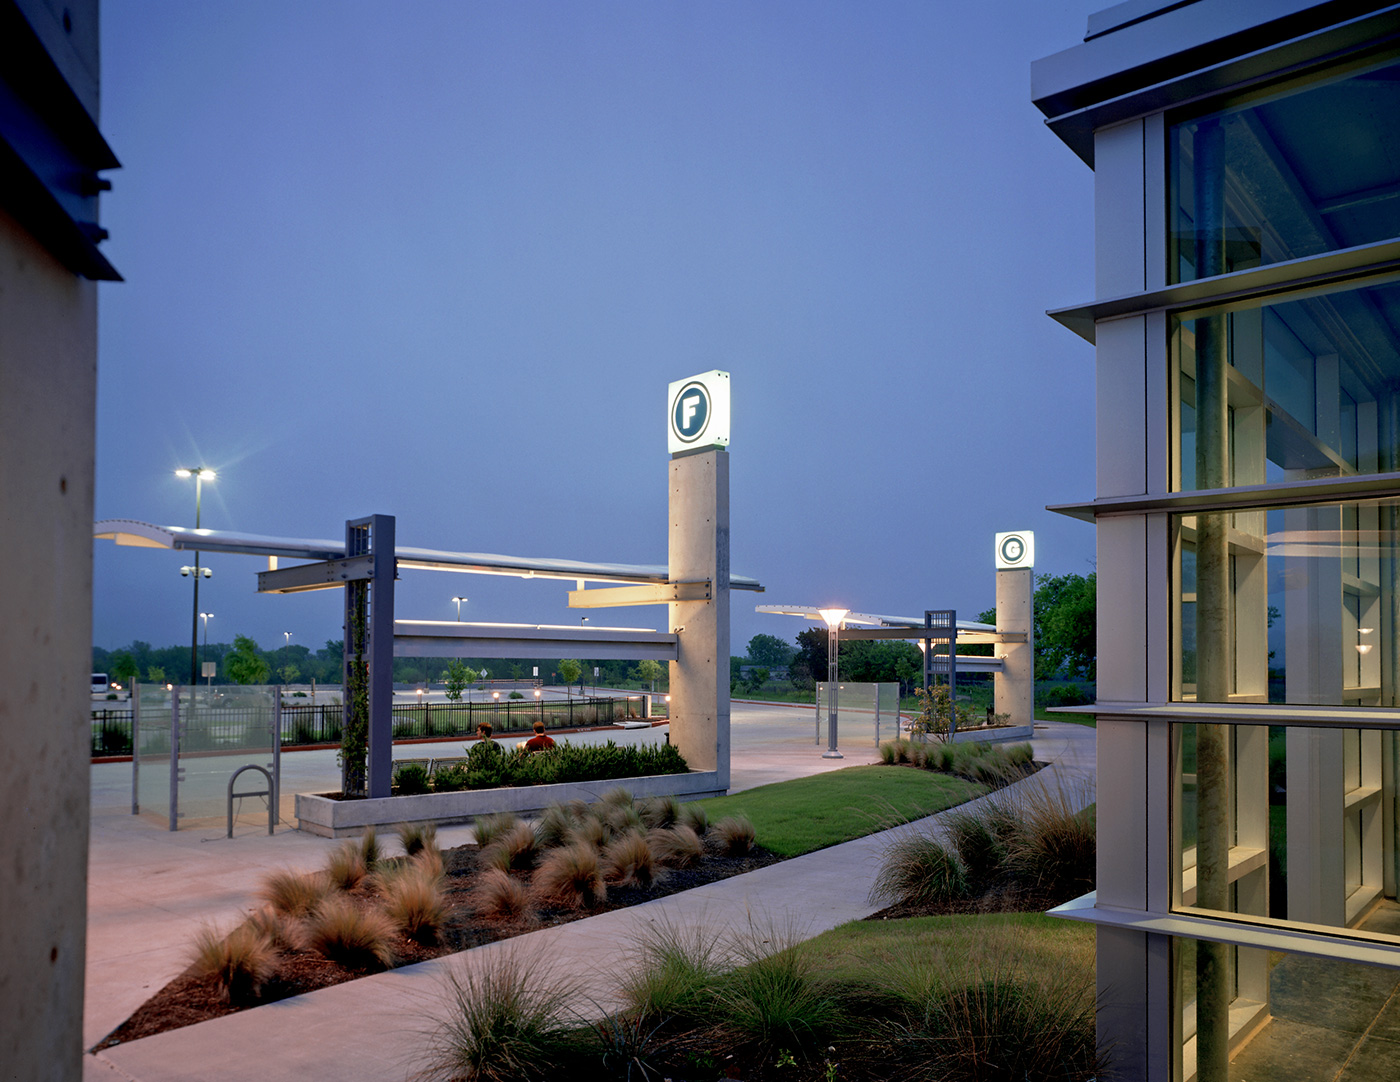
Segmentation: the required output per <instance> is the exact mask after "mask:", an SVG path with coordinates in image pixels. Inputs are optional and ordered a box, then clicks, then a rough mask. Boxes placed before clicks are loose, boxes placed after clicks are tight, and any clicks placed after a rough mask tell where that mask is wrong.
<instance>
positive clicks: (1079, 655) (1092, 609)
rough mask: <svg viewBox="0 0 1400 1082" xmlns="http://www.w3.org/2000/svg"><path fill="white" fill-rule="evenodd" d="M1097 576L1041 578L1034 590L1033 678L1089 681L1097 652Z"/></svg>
mask: <svg viewBox="0 0 1400 1082" xmlns="http://www.w3.org/2000/svg"><path fill="white" fill-rule="evenodd" d="M1097 590H1098V584H1097V577H1096V575H1095V574H1094V573H1091V574H1090V575H1089V576H1088V577H1087V578H1086V577H1085V576H1083V575H1074V574H1070V575H1045V576H1042V577H1041V578H1040V581H1039V582H1038V583H1037V585H1036V588H1035V678H1036V679H1037V680H1052V679H1054V678H1055V677H1056V676H1058V675H1060V673H1061V672H1064V673H1066V674H1067V675H1069V676H1070V677H1071V678H1074V677H1080V678H1083V679H1085V680H1093V679H1094V678H1095V677H1096V675H1097V671H1096V658H1097V653H1098V643H1097V636H1098V625H1097V620H1096V605H1097Z"/></svg>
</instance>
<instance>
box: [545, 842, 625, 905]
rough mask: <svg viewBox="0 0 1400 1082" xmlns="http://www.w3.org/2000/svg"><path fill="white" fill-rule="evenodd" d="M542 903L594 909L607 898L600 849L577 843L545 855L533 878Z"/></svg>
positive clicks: (552, 850)
mask: <svg viewBox="0 0 1400 1082" xmlns="http://www.w3.org/2000/svg"><path fill="white" fill-rule="evenodd" d="M531 886H532V888H533V889H534V893H535V897H536V898H537V899H538V901H539V902H540V904H542V905H549V906H559V907H563V908H568V909H580V908H583V909H592V908H594V907H596V906H598V905H600V904H602V902H603V901H604V900H605V899H606V898H607V893H608V888H607V886H606V884H604V882H603V873H602V870H601V868H600V867H599V859H598V851H597V850H596V849H594V848H592V847H591V846H588V845H582V844H579V843H577V842H576V843H574V844H573V845H565V846H560V847H559V848H558V849H551V850H550V851H549V852H548V853H546V854H545V855H544V859H542V860H541V861H540V865H539V867H538V868H536V869H535V874H534V878H533V879H532V880H531Z"/></svg>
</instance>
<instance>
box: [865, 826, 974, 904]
mask: <svg viewBox="0 0 1400 1082" xmlns="http://www.w3.org/2000/svg"><path fill="white" fill-rule="evenodd" d="M966 893H967V875H966V873H965V872H964V870H963V866H962V865H961V864H960V863H959V862H958V858H957V857H956V856H954V855H953V854H952V853H950V852H948V850H947V849H945V848H944V847H943V846H942V845H940V844H939V843H938V842H937V841H936V840H934V839H933V838H932V837H930V836H929V835H927V834H921V833H906V834H902V835H901V836H899V837H898V838H896V839H895V840H894V841H893V842H891V843H890V844H889V846H888V847H887V848H886V850H885V853H884V855H883V856H882V858H881V863H880V871H879V874H878V875H876V877H875V884H874V886H872V887H871V888H870V900H871V901H872V902H878V901H881V900H883V901H886V902H889V903H891V904H896V905H899V904H905V905H942V904H944V903H945V902H949V901H951V900H953V899H955V898H961V897H963V895H965V894H966Z"/></svg>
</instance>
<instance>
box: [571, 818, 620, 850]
mask: <svg viewBox="0 0 1400 1082" xmlns="http://www.w3.org/2000/svg"><path fill="white" fill-rule="evenodd" d="M610 841H612V830H611V829H609V827H608V824H607V823H605V822H603V820H601V819H597V818H594V817H593V816H591V815H590V816H588V817H586V818H584V819H583V820H581V821H580V822H579V823H578V824H577V825H575V826H574V828H573V830H572V831H570V832H569V844H571V845H573V844H582V845H587V846H589V847H590V848H592V849H595V850H596V849H602V848H603V847H604V846H606V845H607V844H608V842H610Z"/></svg>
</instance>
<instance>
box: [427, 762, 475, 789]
mask: <svg viewBox="0 0 1400 1082" xmlns="http://www.w3.org/2000/svg"><path fill="white" fill-rule="evenodd" d="M467 782H468V777H467V768H466V767H465V766H463V765H462V764H461V763H452V764H451V765H449V766H441V767H438V768H437V769H436V770H434V771H433V792H435V793H456V792H460V791H461V790H463V789H465V788H467Z"/></svg>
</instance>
